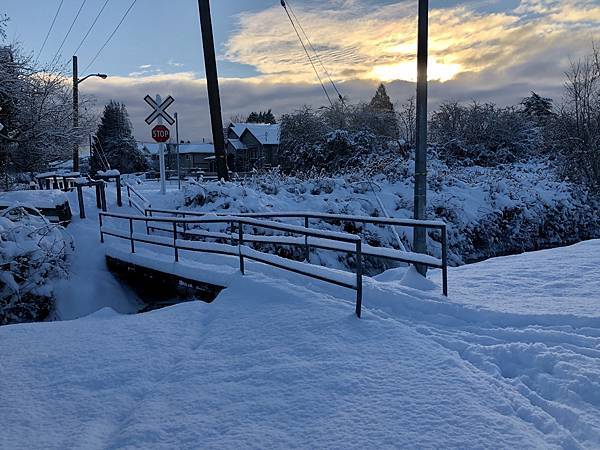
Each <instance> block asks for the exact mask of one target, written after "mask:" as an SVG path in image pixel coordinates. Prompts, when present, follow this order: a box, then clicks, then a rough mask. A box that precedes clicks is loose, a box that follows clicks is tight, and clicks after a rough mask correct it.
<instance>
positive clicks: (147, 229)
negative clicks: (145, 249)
mask: <svg viewBox="0 0 600 450" xmlns="http://www.w3.org/2000/svg"><path fill="white" fill-rule="evenodd" d="M144 211H146V210H144ZM148 212H149V213H150V214H149V216H150V217H152V211H148ZM146 234H147V235H148V236H150V227H149V226H148V220H146Z"/></svg>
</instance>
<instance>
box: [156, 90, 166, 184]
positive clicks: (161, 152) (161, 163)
mask: <svg viewBox="0 0 600 450" xmlns="http://www.w3.org/2000/svg"><path fill="white" fill-rule="evenodd" d="M161 103H162V99H161V98H160V95H158V94H156V104H157V105H160V104H161ZM158 124H159V125H162V124H163V119H162V116H161V115H159V116H158ZM158 168H159V171H160V193H161V194H163V195H164V194H166V192H167V188H166V185H165V179H166V174H165V144H163V143H162V142H161V143H159V144H158Z"/></svg>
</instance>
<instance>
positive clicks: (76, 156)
mask: <svg viewBox="0 0 600 450" xmlns="http://www.w3.org/2000/svg"><path fill="white" fill-rule="evenodd" d="M90 77H98V78H102V79H103V80H105V79H106V77H107V75H106V74H105V73H92V74H90V75H87V76H85V77H83V78H81V79H80V78H79V74H78V72H77V56H75V55H73V132H74V133H77V128H79V84H81V83H83V82H84V81H85V80H87V79H88V78H90ZM73 172H79V141H78V140H77V138H75V142H74V143H73Z"/></svg>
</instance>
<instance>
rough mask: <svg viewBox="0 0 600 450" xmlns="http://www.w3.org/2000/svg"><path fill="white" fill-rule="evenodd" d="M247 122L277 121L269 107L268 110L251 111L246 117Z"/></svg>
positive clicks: (272, 122) (270, 122)
mask: <svg viewBox="0 0 600 450" xmlns="http://www.w3.org/2000/svg"><path fill="white" fill-rule="evenodd" d="M246 122H247V123H268V124H275V123H277V121H276V120H275V116H274V115H273V112H272V111H271V110H270V109H269V110H268V111H260V112H258V113H257V112H255V111H252V112H251V113H250V115H249V116H248V118H247V119H246Z"/></svg>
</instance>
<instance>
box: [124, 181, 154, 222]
mask: <svg viewBox="0 0 600 450" xmlns="http://www.w3.org/2000/svg"><path fill="white" fill-rule="evenodd" d="M125 187H126V188H127V201H128V203H129V206H133V207H134V208H135V209H137V210H138V211H139V212H140V213H141V214H144V215H147V212H146V211H149V210H150V208H152V204H151V203H150V201H149V200H148V199H147V198H146V197H144V196H143V195H142V194H140V193H139V192H138V191H137V190H136V189H135V188H134V187H133V186H132V185H131V184H129V182H127V181H126V182H125ZM132 194H133V196H135V197H136V198H137V199H138V200H140V201H141V202H142V204H141V205H140V204H139V203H138V202H137V201H136V200H135V199H133V198H132Z"/></svg>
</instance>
